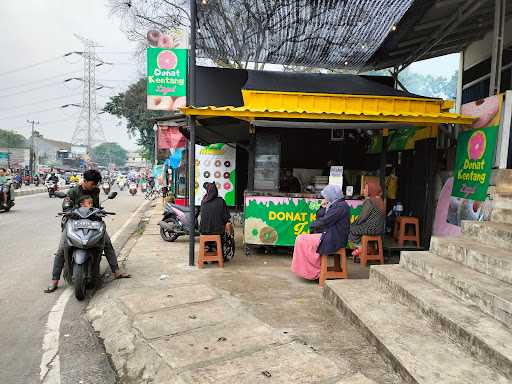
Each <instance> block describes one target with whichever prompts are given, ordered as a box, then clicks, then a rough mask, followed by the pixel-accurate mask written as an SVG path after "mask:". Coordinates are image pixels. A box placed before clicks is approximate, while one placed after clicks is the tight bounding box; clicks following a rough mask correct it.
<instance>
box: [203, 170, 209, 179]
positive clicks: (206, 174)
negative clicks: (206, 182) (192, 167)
mask: <svg viewBox="0 0 512 384" xmlns="http://www.w3.org/2000/svg"><path fill="white" fill-rule="evenodd" d="M203 176H204V178H205V179H208V178H209V177H210V172H208V171H204V173H203Z"/></svg>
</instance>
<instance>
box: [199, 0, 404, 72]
mask: <svg viewBox="0 0 512 384" xmlns="http://www.w3.org/2000/svg"><path fill="white" fill-rule="evenodd" d="M412 3H413V0H207V1H198V34H197V46H198V54H199V56H202V57H208V58H211V59H213V60H216V61H219V62H222V61H226V60H229V61H231V62H234V63H235V64H239V65H240V66H241V67H243V66H244V64H243V63H247V62H250V63H274V64H283V65H297V66H313V67H323V68H351V69H355V70H358V69H362V68H364V66H365V64H366V63H367V62H368V61H369V60H370V58H371V57H372V56H373V54H374V53H375V52H376V51H377V50H378V49H379V47H380V46H381V45H382V43H383V42H384V40H385V39H386V37H387V36H388V34H389V33H391V32H392V30H393V26H394V25H396V24H398V23H399V21H400V19H401V18H402V16H403V15H404V14H405V12H406V11H407V10H408V9H409V7H410V6H411V4H412Z"/></svg>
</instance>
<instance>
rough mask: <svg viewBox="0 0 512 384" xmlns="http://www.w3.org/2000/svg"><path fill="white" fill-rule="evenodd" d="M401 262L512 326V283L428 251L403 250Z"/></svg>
mask: <svg viewBox="0 0 512 384" xmlns="http://www.w3.org/2000/svg"><path fill="white" fill-rule="evenodd" d="M400 265H401V266H402V267H403V268H405V269H406V270H408V271H410V272H413V273H415V274H417V275H419V276H421V277H422V278H424V279H425V280H426V281H428V282H430V283H432V284H433V285H435V286H437V287H439V288H442V289H443V290H445V291H447V292H449V293H451V294H453V295H455V296H457V297H458V298H459V299H461V300H463V301H464V302H466V303H468V304H472V305H474V306H475V307H478V308H480V310H482V311H483V312H485V313H487V314H489V315H491V316H492V317H494V318H495V319H496V320H499V321H501V322H502V323H503V324H505V325H506V326H507V327H511V325H512V285H509V284H507V283H504V282H502V281H500V280H497V279H494V278H492V277H490V276H487V275H485V274H483V273H480V272H477V271H474V270H472V269H471V268H468V267H465V266H463V265H461V264H459V263H457V262H454V261H451V260H447V259H443V258H441V257H438V256H435V255H434V254H433V253H431V252H428V251H420V252H405V251H404V252H402V253H401V257H400Z"/></svg>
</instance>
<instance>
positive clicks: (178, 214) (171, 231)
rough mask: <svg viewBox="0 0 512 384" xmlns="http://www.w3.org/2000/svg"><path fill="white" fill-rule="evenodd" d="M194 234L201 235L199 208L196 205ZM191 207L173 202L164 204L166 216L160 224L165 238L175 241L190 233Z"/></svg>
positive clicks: (161, 232)
mask: <svg viewBox="0 0 512 384" xmlns="http://www.w3.org/2000/svg"><path fill="white" fill-rule="evenodd" d="M194 209H195V212H194V217H195V223H194V236H199V222H198V217H199V212H200V210H199V208H196V207H194ZM189 214H190V208H189V207H183V206H181V205H176V204H172V203H166V204H165V206H164V217H163V218H162V220H161V221H160V222H159V223H158V225H159V226H160V236H161V237H162V239H163V240H165V241H169V242H173V241H176V239H177V238H178V237H180V236H185V235H188V234H189V233H190V229H191V225H190V219H189Z"/></svg>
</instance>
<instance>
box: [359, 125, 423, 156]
mask: <svg viewBox="0 0 512 384" xmlns="http://www.w3.org/2000/svg"><path fill="white" fill-rule="evenodd" d="M418 129H421V128H418V127H407V128H400V129H397V130H395V131H391V133H390V134H389V136H388V146H387V151H388V152H392V151H405V150H408V149H414V138H415V136H416V132H417V131H418ZM381 152H382V135H381V134H379V135H374V136H372V138H371V143H370V146H369V148H368V152H367V153H369V154H376V153H381Z"/></svg>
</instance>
